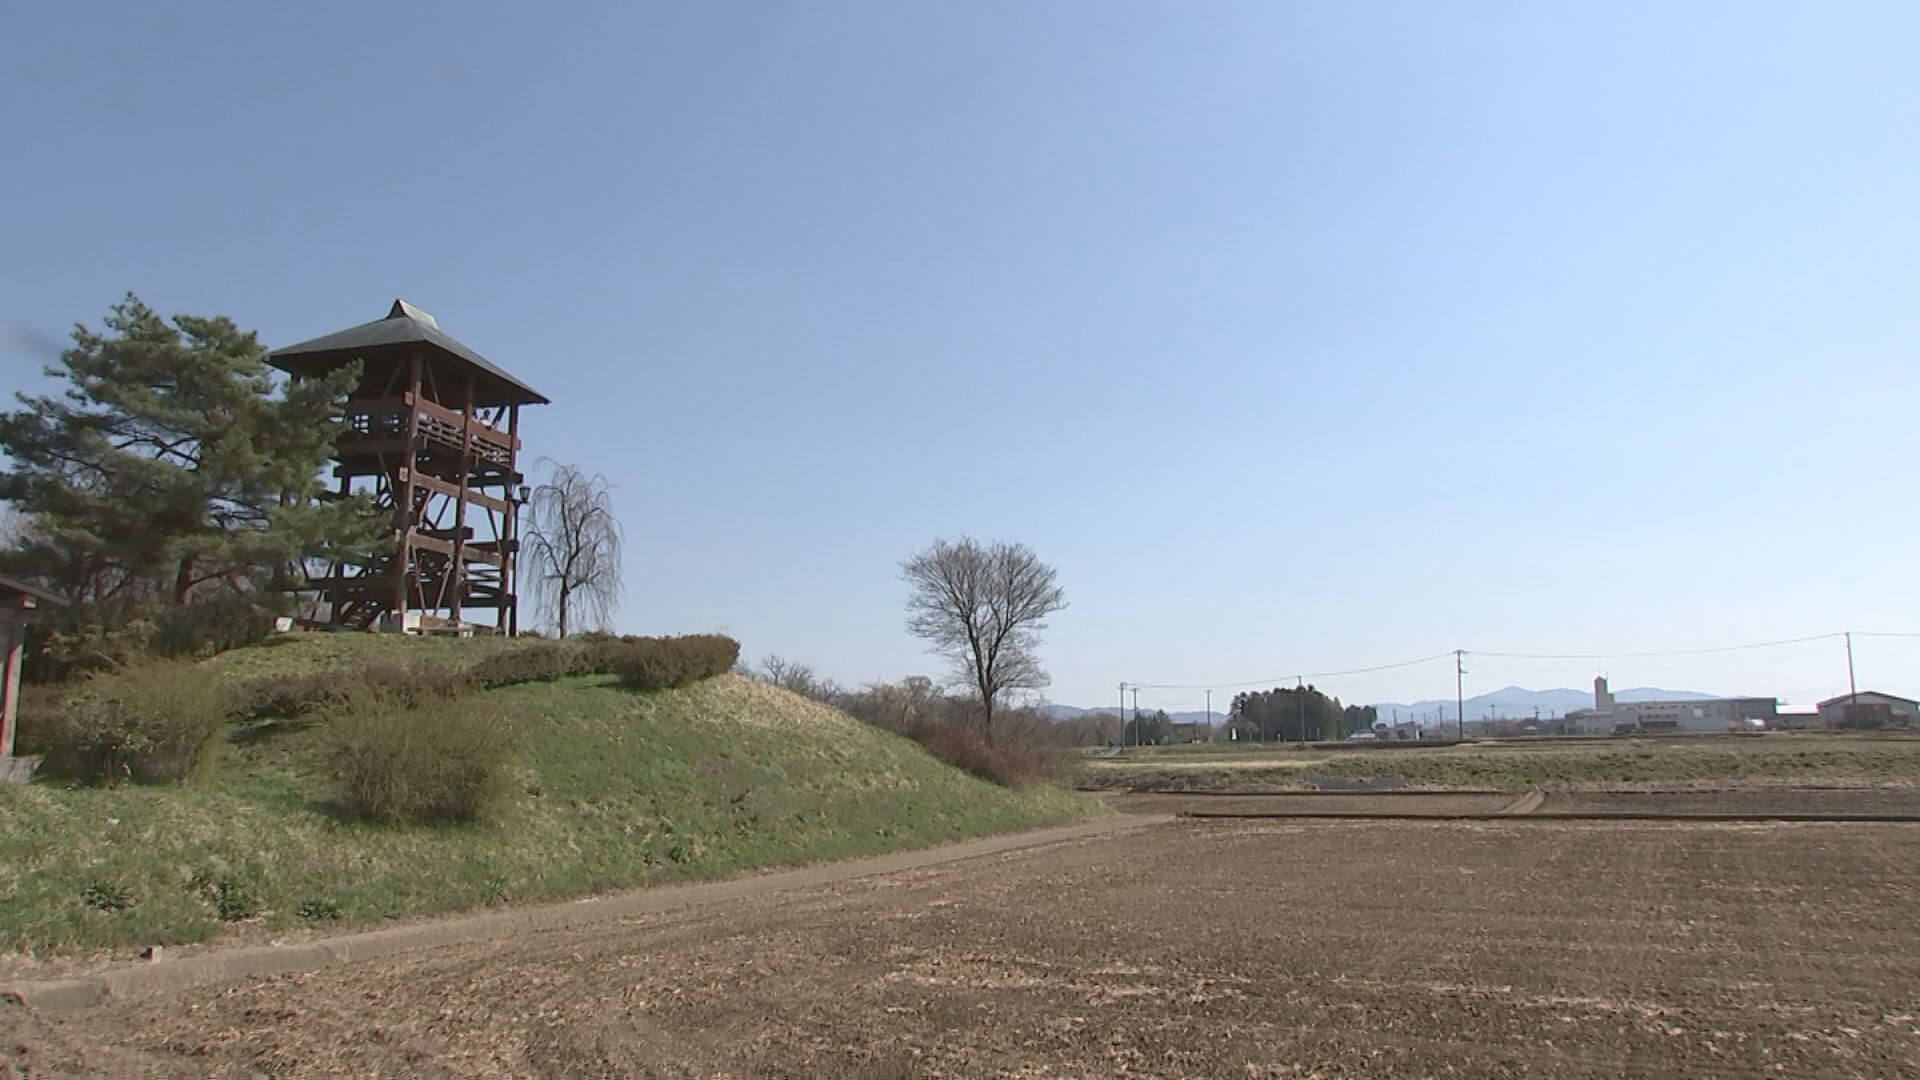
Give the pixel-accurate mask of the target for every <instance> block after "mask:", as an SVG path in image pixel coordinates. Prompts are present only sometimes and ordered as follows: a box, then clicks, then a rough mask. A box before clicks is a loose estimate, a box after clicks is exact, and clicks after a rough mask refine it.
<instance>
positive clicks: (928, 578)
mask: <svg viewBox="0 0 1920 1080" xmlns="http://www.w3.org/2000/svg"><path fill="white" fill-rule="evenodd" d="M900 576H901V577H903V578H905V579H906V582H907V584H908V585H909V586H911V587H912V590H913V592H912V594H911V595H909V596H908V598H907V628H908V629H909V630H911V631H912V632H913V634H914V635H915V636H916V637H919V638H921V639H923V640H925V641H926V642H927V644H928V645H929V646H930V647H931V649H932V651H933V652H935V653H937V654H939V655H941V656H944V657H946V658H947V659H948V660H950V661H952V662H953V666H954V669H955V674H956V676H957V677H959V678H962V679H965V680H966V681H967V682H968V683H970V684H972V686H973V688H974V689H975V691H977V692H978V693H979V695H980V704H981V708H982V709H983V710H984V713H983V720H982V728H981V732H982V734H983V735H985V736H986V739H987V741H988V742H992V741H993V709H994V702H995V701H996V700H997V699H998V698H999V697H1000V695H1002V694H1004V693H1006V692H1007V691H1009V690H1021V689H1037V688H1039V687H1042V686H1045V685H1047V674H1046V672H1044V671H1042V670H1040V659H1039V657H1038V656H1036V655H1035V650H1036V649H1038V648H1039V646H1040V631H1041V630H1044V629H1046V626H1047V616H1049V615H1051V614H1053V613H1054V612H1056V611H1059V610H1060V609H1062V608H1064V607H1066V606H1067V595H1066V592H1065V591H1064V590H1062V589H1061V588H1060V586H1059V585H1058V584H1056V583H1055V581H1054V577H1055V571H1054V568H1053V567H1051V566H1048V565H1047V564H1046V563H1044V562H1041V561H1040V557H1039V556H1038V555H1035V554H1034V553H1033V550H1032V549H1031V548H1028V547H1027V546H1026V545H1025V544H1017V543H1007V542H1005V541H997V542H995V543H993V544H990V545H987V544H981V543H980V542H979V541H977V540H975V539H973V538H972V537H970V536H963V537H961V538H960V539H959V540H957V541H948V540H936V541H934V542H933V546H932V547H930V548H928V549H926V550H925V551H922V552H920V553H919V554H917V555H915V556H913V557H912V558H910V559H908V560H907V561H905V562H903V563H901V564H900Z"/></svg>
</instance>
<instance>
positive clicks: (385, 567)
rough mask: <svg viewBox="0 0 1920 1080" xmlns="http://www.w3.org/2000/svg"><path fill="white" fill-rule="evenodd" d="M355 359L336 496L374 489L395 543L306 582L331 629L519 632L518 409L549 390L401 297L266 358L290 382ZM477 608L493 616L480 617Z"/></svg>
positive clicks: (521, 484) (540, 400) (541, 400)
mask: <svg viewBox="0 0 1920 1080" xmlns="http://www.w3.org/2000/svg"><path fill="white" fill-rule="evenodd" d="M355 360H358V361H360V362H361V363H362V367H361V373H360V385H359V386H358V387H356V388H355V389H354V390H353V391H352V392H351V393H350V394H349V395H348V397H347V403H346V416H347V423H348V430H347V432H346V434H344V435H343V436H341V438H340V441H339V443H338V444H337V446H336V447H335V451H334V460H335V461H336V462H338V464H337V465H336V466H335V468H334V470H333V474H334V477H335V478H336V479H337V480H338V481H339V487H338V489H337V491H338V493H339V494H341V495H346V494H348V493H350V492H361V491H364V492H372V493H373V494H374V496H375V498H377V499H378V500H379V501H380V504H381V505H382V506H385V507H388V508H390V509H391V510H392V511H393V542H392V546H391V548H390V549H389V550H387V551H386V552H384V553H381V554H380V555H378V556H376V557H375V558H374V559H373V560H372V561H371V562H370V563H368V564H367V565H364V566H355V565H349V564H343V563H335V564H332V565H330V566H329V567H328V568H327V572H326V574H325V575H324V576H310V577H309V578H308V587H309V588H310V589H312V590H314V591H316V592H318V593H319V594H320V596H321V597H322V599H323V600H325V601H326V603H327V604H328V606H329V608H330V609H331V615H330V616H329V621H330V622H331V623H332V624H333V625H335V626H341V627H350V628H355V629H369V628H374V627H380V628H384V629H390V630H409V631H416V632H435V631H438V632H452V633H459V632H463V631H467V630H470V629H472V628H474V627H476V626H486V625H491V626H493V627H496V628H498V630H499V632H502V633H507V634H512V633H515V632H517V631H518V629H519V611H518V597H517V596H516V595H515V592H514V584H515V579H514V573H513V570H514V557H515V555H516V554H517V553H518V551H519V541H518V539H517V535H518V533H517V530H518V527H519V523H520V521H519V519H520V506H521V504H522V503H524V502H525V501H526V488H525V484H526V480H525V477H523V476H522V475H521V473H520V470H519V464H518V462H519V457H520V436H519V431H520V406H522V405H545V404H547V399H546V398H545V397H544V396H542V395H541V394H540V392H539V391H537V390H535V389H533V388H532V387H530V386H528V385H527V384H526V383H523V382H521V381H520V380H519V379H516V378H514V377H513V376H512V375H509V374H507V372H505V371H504V370H502V369H501V368H499V367H498V366H496V365H494V364H493V363H492V362H490V361H488V360H487V359H486V358H485V357H483V356H481V355H480V354H479V353H477V352H474V351H473V350H472V349H469V348H468V347H466V346H465V345H462V344H461V343H460V342H458V341H455V340H454V339H453V338H451V337H448V336H447V335H446V334H445V333H443V332H441V330H440V324H439V323H437V322H435V321H434V318H433V316H431V315H429V314H427V313H426V312H424V311H421V310H420V309H418V308H416V307H414V306H413V305H411V304H409V303H407V302H406V301H404V300H395V301H394V302H393V309H392V310H391V311H389V312H388V313H387V317H386V318H384V319H376V320H375V321H373V322H370V323H362V324H361V325H359V326H355V327H351V328H349V329H346V330H341V331H338V332H336V333H332V334H328V335H326V336H325V337H317V338H314V339H313V340H312V341H303V342H301V343H300V344H298V345H290V346H288V347H286V348H284V349H276V350H274V351H273V353H272V354H271V356H270V358H269V362H270V363H272V364H273V366H274V367H276V368H279V369H280V370H282V371H285V372H287V373H288V374H290V375H292V376H293V377H294V378H301V377H304V376H309V375H321V374H325V373H327V372H330V371H333V370H336V369H338V368H340V367H343V366H345V365H347V364H349V363H352V362H353V361H355ZM480 610H486V611H490V612H492V616H491V620H490V622H476V621H474V620H473V619H472V615H473V613H474V612H476V611H480Z"/></svg>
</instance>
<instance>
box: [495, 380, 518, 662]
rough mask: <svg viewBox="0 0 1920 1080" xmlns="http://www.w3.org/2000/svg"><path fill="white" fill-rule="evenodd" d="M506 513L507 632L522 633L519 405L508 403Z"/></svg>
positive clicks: (502, 585)
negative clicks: (516, 476)
mask: <svg viewBox="0 0 1920 1080" xmlns="http://www.w3.org/2000/svg"><path fill="white" fill-rule="evenodd" d="M507 446H508V448H509V449H508V450H507V474H508V475H507V514H506V530H505V531H506V535H505V536H503V537H501V539H502V540H505V541H506V543H505V544H503V545H501V547H502V551H501V555H502V556H503V557H504V558H505V559H506V562H504V563H502V564H501V565H500V592H501V595H502V602H504V603H505V604H506V605H507V610H506V613H505V614H506V618H507V636H508V637H518V636H519V635H520V594H519V593H517V592H515V591H514V590H515V588H516V586H517V585H518V583H519V576H520V573H519V570H520V549H519V547H518V545H517V541H518V540H519V538H520V492H519V491H517V490H515V487H514V483H513V474H515V473H517V472H519V471H520V406H518V405H510V406H508V407H507Z"/></svg>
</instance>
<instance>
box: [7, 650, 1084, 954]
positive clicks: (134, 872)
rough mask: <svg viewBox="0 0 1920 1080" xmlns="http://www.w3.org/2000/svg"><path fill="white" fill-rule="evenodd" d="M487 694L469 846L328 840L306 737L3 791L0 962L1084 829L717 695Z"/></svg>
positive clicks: (839, 719) (1039, 796) (417, 831)
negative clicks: (505, 784)
mask: <svg viewBox="0 0 1920 1080" xmlns="http://www.w3.org/2000/svg"><path fill="white" fill-rule="evenodd" d="M358 637H362V636H361V635H340V636H339V639H338V640H331V641H330V640H326V639H322V640H321V641H320V642H318V643H317V644H292V645H286V646H279V647H277V649H276V650H259V651H256V650H242V651H241V652H240V653H236V654H231V656H230V658H222V660H220V661H215V662H216V663H222V662H224V663H227V664H230V665H232V666H234V668H235V670H236V671H244V672H245V673H246V674H247V675H249V676H253V675H258V674H264V673H266V672H267V671H268V670H278V669H286V668H288V667H289V666H291V667H293V668H298V667H300V666H302V665H306V664H308V663H316V664H318V663H325V662H331V661H337V660H338V659H339V657H338V656H337V655H333V654H332V653H331V652H330V650H339V649H360V650H364V649H366V648H368V646H366V645H365V643H364V642H354V639H355V638H358ZM389 640H390V639H389ZM341 642H353V644H351V645H343V644H341ZM446 644H447V643H421V644H420V645H419V646H414V647H412V649H410V650H409V651H413V650H418V651H419V652H421V653H426V652H433V651H442V649H443V647H444V646H445V645H446ZM454 648H458V646H454ZM266 652H275V653H276V655H273V656H272V657H270V658H269V657H266V656H264V655H263V653H266ZM321 652H324V653H328V654H329V655H328V656H325V657H322V656H316V655H312V654H314V653H321ZM249 654H251V655H249ZM448 655H450V656H451V655H454V654H453V653H452V652H448ZM493 693H494V694H497V695H499V697H500V699H501V700H503V701H505V702H507V703H508V704H509V705H510V706H511V707H513V708H515V709H517V710H519V711H520V712H521V713H522V714H523V716H524V718H525V719H526V720H527V721H528V723H527V725H526V730H527V739H526V742H525V745H524V747H523V749H522V754H521V758H520V760H519V763H518V765H517V769H518V773H517V776H516V780H515V785H514V788H515V795H514V799H513V803H512V805H511V807H510V808H509V809H508V810H507V811H505V812H503V813H502V814H500V815H498V820H496V821H494V822H492V823H489V824H484V825H475V826H465V827H413V828H404V827H403V828H387V827H376V826H369V825H363V824H358V823H353V822H348V821H342V820H340V819H339V818H338V817H337V815H335V814H334V813H333V812H332V810H331V809H330V806H329V803H328V799H329V796H330V793H331V785H330V783H329V781H328V779H327V778H326V776H325V775H324V774H323V773H322V771H321V768H320V749H321V736H322V733H321V732H320V731H318V730H315V729H313V728H311V727H308V728H301V727H298V726H287V725H281V726H269V727H261V728H256V729H243V730H240V731H236V733H235V738H234V740H233V745H232V747H231V749H230V755H229V757H228V759H227V760H226V761H225V762H224V763H223V765H222V768H221V769H220V771H219V774H218V776H217V778H216V779H214V780H213V781H211V782H209V783H208V784H206V785H205V786H201V787H194V788H179V787H147V788H142V787H119V788H113V789H85V788H64V787H58V786H53V785H49V784H34V785H12V786H5V787H0V820H4V821H5V823H6V825H5V829H4V830H0V951H6V950H14V951H21V952H28V953H34V954H46V953H49V952H64V951H71V950H75V949H85V948H91V947H101V946H115V945H144V944H164V943H175V942H192V941H198V940H204V939H206V938H208V937H211V936H213V935H214V934H215V933H217V932H218V931H219V930H220V928H221V926H222V918H223V915H224V916H225V917H226V918H227V919H229V920H236V919H241V918H244V919H245V920H246V921H248V922H251V923H254V924H261V923H264V924H265V926H266V927H267V928H269V929H271V928H280V927H288V926H297V925H332V924H335V922H336V920H337V923H338V924H342V925H345V924H364V923H368V922H372V921H375V920H379V919H383V918H387V917H392V916H403V915H417V914H423V913H433V912H445V911H454V910H460V909H466V908H473V907H477V906H481V905H487V904H494V903H503V902H509V901H527V900H539V899H549V898H558V897H569V896H578V895H583V894H590V893H595V892H600V891H605V890H611V889H620V888H628V887H633V886H639V885H648V884H654V883H658V882H668V881H676V880H682V879H689V878H703V877H714V876H719V875H725V874H729V873H733V872H736V871H739V870H743V869H746V868H750V867H762V866H772V865H779V864H791V863H800V862H808V861H813V860H820V859H832V858H840V857H844V856H851V855H859V854H868V853H874V852H881V851H888V850H894V849H901V848H909V847H916V846H923V845H927V844H932V843H936V842H939V841H945V840H951V839H956V838H960V837H967V836H978V835H982V834H987V833H993V832H1002V831H1008V830H1014V829H1022V828H1028V827H1033V826H1039V825H1046V824H1053V823H1057V822H1061V821H1065V820H1069V819H1072V818H1075V817H1079V816H1083V815H1086V814H1088V813H1091V812H1093V810H1094V805H1093V804H1092V803H1091V802H1090V801H1089V800H1087V799H1085V798H1084V797H1083V796H1078V795H1074V794H1072V793H1070V792H1066V791H1062V790H1060V789H1058V788H1053V787H1039V788H1034V789H1030V790H1025V791H1010V790H1007V789H1004V788H1000V787H997V786H995V785H992V784H989V783H987V782H985V781H981V780H977V779H975V778H973V777H971V776H968V775H966V774H964V773H961V772H959V771H957V770H955V769H953V768H950V767H948V766H946V765H944V764H942V763H940V762H938V761H936V760H935V759H933V758H932V757H930V756H929V755H928V754H927V753H926V752H925V751H923V750H922V749H921V748H920V747H919V746H918V745H916V744H914V743H912V742H911V741H909V740H906V739H904V738H900V737H898V736H895V735H892V734H889V733H887V732H883V731H880V730H877V729H874V728H871V727H868V726H866V725H863V724H861V723H859V722H857V721H855V720H853V719H851V718H849V717H847V716H845V715H844V714H842V713H839V712H837V711H835V710H832V709H829V708H826V707H824V706H821V705H817V704H815V703H813V702H811V701H807V700H805V699H802V698H799V697H797V696H794V695H792V694H788V693H786V692H784V691H780V690H776V689H773V688H771V687H767V686H763V685H761V684H758V683H755V682H752V681H751V680H748V679H744V678H740V677H738V676H731V675H729V676H722V677H719V678H716V679H710V680H707V681H705V682H703V683H699V684H696V685H694V686H692V687H688V688H685V689H681V690H668V691H657V692H651V693H636V692H632V691H628V690H624V689H622V688H620V687H618V686H616V685H614V684H613V681H612V680H611V679H608V678H603V677H585V678H578V679H570V680H564V681H562V682H558V683H548V684H538V685H526V686H518V687H512V688H509V689H505V690H498V691H493ZM122 905H124V906H122Z"/></svg>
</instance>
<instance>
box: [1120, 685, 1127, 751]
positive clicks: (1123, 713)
mask: <svg viewBox="0 0 1920 1080" xmlns="http://www.w3.org/2000/svg"><path fill="white" fill-rule="evenodd" d="M1120 745H1121V746H1125V745H1127V683H1126V680H1125V679H1122V680H1121V681H1120Z"/></svg>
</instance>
